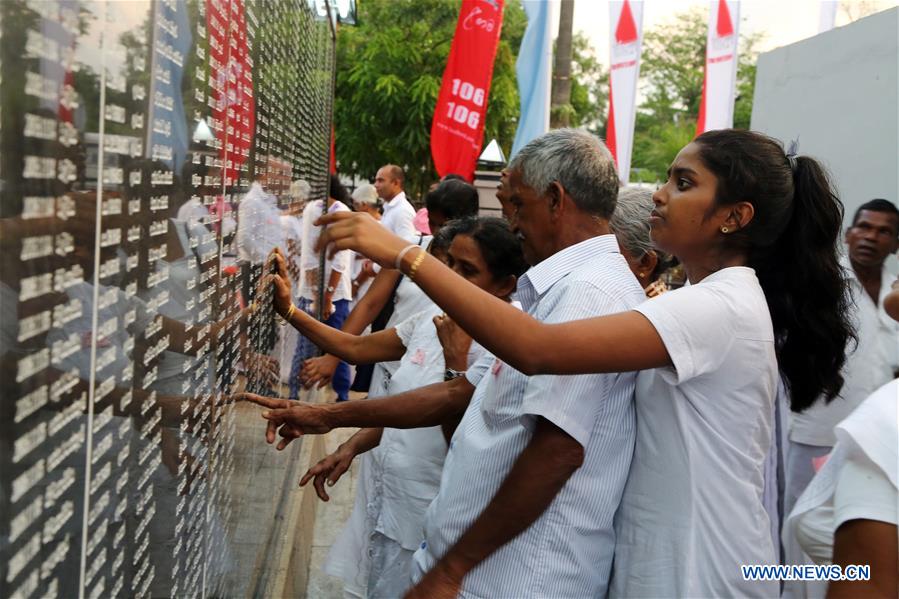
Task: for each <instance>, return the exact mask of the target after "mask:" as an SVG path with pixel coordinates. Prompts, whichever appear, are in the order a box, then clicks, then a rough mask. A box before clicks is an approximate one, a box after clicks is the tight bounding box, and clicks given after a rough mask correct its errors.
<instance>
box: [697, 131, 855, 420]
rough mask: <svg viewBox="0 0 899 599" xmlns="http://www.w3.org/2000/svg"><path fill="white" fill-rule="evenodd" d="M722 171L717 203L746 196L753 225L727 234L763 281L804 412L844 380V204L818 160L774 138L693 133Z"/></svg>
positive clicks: (847, 336) (707, 159) (787, 376)
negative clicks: (786, 148) (788, 148)
mask: <svg viewBox="0 0 899 599" xmlns="http://www.w3.org/2000/svg"><path fill="white" fill-rule="evenodd" d="M696 143H698V144H699V145H700V155H701V157H702V160H703V162H704V163H705V164H706V166H707V167H708V168H709V169H710V170H711V171H712V172H713V173H715V175H716V177H717V178H718V194H717V198H716V201H717V202H719V203H720V204H725V205H726V204H732V203H736V202H740V201H748V202H751V203H752V204H753V207H754V208H755V217H754V218H753V220H752V221H751V222H750V224H749V226H747V227H746V228H745V229H743V230H741V231H740V232H739V233H738V234H734V235H731V236H730V238H731V243H734V244H739V245H740V246H741V247H742V248H743V249H744V250H745V251H746V252H747V253H748V261H749V266H751V267H752V268H754V269H755V271H756V276H758V278H759V282H760V283H761V286H762V289H763V290H764V292H765V298H766V299H767V301H768V309H769V311H770V313H771V321H772V323H773V325H774V334H775V339H776V340H777V359H778V364H779V367H780V371H781V374H782V375H783V377H784V380H785V382H786V384H787V387H788V389H789V391H790V396H791V408H792V409H793V411H796V412H801V411H802V410H804V409H806V408H808V407H809V406H810V405H812V404H813V403H814V402H815V401H816V400H817V399H818V398H819V397H823V398H824V400H825V401H830V400H831V399H833V398H834V397H836V396H837V394H838V393H839V392H840V389H841V388H842V386H843V376H842V373H841V370H842V367H843V364H844V363H845V361H846V347H847V344H848V343H849V341H850V340H851V339H854V338H855V334H854V331H853V329H852V326H851V325H850V323H849V317H848V315H849V308H850V306H849V303H850V298H849V293H848V289H847V280H846V276H845V274H844V272H843V269H842V267H841V265H840V263H839V258H838V254H837V242H838V239H839V235H840V229H841V227H842V221H843V205H842V203H841V202H840V200H839V198H837V196H836V194H835V193H834V190H833V185H832V184H831V182H830V180H829V178H828V176H827V173H826V171H825V170H824V168H823V167H822V166H821V165H820V164H819V163H818V162H817V161H816V160H815V159H813V158H809V157H806V156H794V155H792V153H791V155H790V156H787V155H785V154H784V151H783V148H782V147H781V145H780V143H779V142H777V141H776V140H774V139H772V138H770V137H767V136H764V135H761V134H759V133H754V132H751V131H738V130H732V129H727V130H721V131H710V132H708V133H704V134H702V135H700V136H699V137H698V138H697V139H696Z"/></svg>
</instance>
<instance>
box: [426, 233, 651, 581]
mask: <svg viewBox="0 0 899 599" xmlns="http://www.w3.org/2000/svg"><path fill="white" fill-rule="evenodd" d="M518 298H519V300H520V301H521V303H522V306H523V308H524V309H525V311H527V312H528V314H530V315H532V316H533V317H535V318H536V319H538V320H541V321H543V322H547V323H558V322H566V321H571V320H578V319H583V318H590V317H594V316H601V315H604V314H613V313H616V312H622V311H626V310H629V309H631V308H633V307H634V306H636V305H638V304H639V303H640V302H641V301H643V300H644V299H645V296H644V295H643V291H642V290H641V289H640V286H639V285H638V284H637V281H636V279H635V278H634V276H633V275H632V274H631V272H630V270H629V269H628V267H627V263H626V262H625V260H624V258H623V257H622V256H621V254H620V253H619V251H618V244H617V242H616V241H615V237H614V236H612V235H604V236H601V237H594V238H592V239H589V240H587V241H584V242H581V243H578V244H576V245H573V246H570V247H568V248H565V249H564V250H562V251H560V252H558V253H556V254H554V255H553V256H551V257H549V258H547V259H546V260H544V261H543V262H541V263H540V264H538V265H537V266H535V267H534V268H532V269H531V270H529V271H528V272H527V273H526V274H525V275H524V276H523V277H522V278H521V281H520V283H519V288H518ZM535 349H536V348H535ZM485 370H486V373H485V374H484V371H485ZM469 371H470V374H471V373H482V374H483V378H481V379H480V381H477V380H472V378H476V377H470V378H469V380H470V381H471V382H473V383H476V384H477V388H476V390H475V392H474V396H473V397H472V400H471V403H470V405H469V407H468V409H467V410H466V412H465V416H464V417H463V419H462V422H461V423H460V424H459V427H458V428H457V429H456V433H455V435H454V436H453V439H452V442H451V443H450V449H449V452H448V454H447V458H446V463H445V466H444V470H443V477H442V479H441V483H440V493H439V494H438V496H437V498H436V499H435V500H434V502H433V503H432V504H431V506H430V507H429V508H428V513H427V516H426V520H425V541H424V542H423V543H422V544H421V546H420V548H419V550H418V551H417V552H416V553H415V564H414V565H413V578H415V579H416V580H417V579H420V578H421V576H422V575H423V574H424V572H426V571H427V570H429V569H430V568H431V567H433V566H434V564H435V563H436V561H437V559H439V557H440V556H442V555H443V554H444V553H446V551H447V550H448V549H449V548H450V547H452V545H453V544H454V543H455V542H456V541H457V540H458V539H459V537H460V536H461V535H462V533H464V532H465V531H466V530H467V529H468V528H469V527H470V526H471V524H472V523H473V522H474V521H475V519H477V517H478V516H479V515H480V514H481V512H483V510H484V508H485V507H486V506H487V504H488V503H489V502H490V501H491V500H492V498H493V497H494V495H495V494H496V492H497V490H498V489H499V487H500V485H501V484H502V482H503V481H504V480H505V478H506V476H507V475H508V473H509V470H510V469H511V468H512V466H513V465H514V464H515V462H516V460H517V459H518V456H519V455H520V454H521V452H522V451H523V450H524V448H525V447H526V446H527V445H528V443H529V442H530V441H531V438H532V436H533V429H534V425H535V423H536V420H537V418H538V417H543V418H546V419H547V420H549V421H551V422H553V423H554V424H555V425H557V426H558V427H560V428H561V429H563V430H564V431H565V432H566V433H568V434H569V435H571V436H572V437H573V438H574V439H575V440H577V441H578V442H579V443H580V444H581V445H583V447H584V453H585V457H584V463H583V465H582V466H581V468H580V469H578V470H577V471H576V472H575V473H574V474H573V475H572V477H571V478H570V479H569V480H568V482H567V483H566V484H565V486H564V487H563V488H562V490H561V491H560V492H559V494H558V495H557V496H556V497H555V499H554V500H553V502H552V503H551V504H550V506H549V507H548V508H547V510H546V511H545V512H544V513H543V514H542V515H541V516H540V517H539V518H538V519H537V520H536V521H535V522H534V523H533V524H532V525H531V526H530V527H529V528H528V529H527V530H526V531H525V532H523V533H522V534H520V535H519V536H518V537H516V538H515V539H513V540H512V541H511V542H509V543H507V544H506V545H504V546H503V547H501V548H500V549H499V550H498V551H496V552H495V553H494V554H493V555H492V556H490V557H489V558H488V559H487V560H485V561H484V562H483V563H481V564H480V565H479V566H478V567H477V568H475V569H474V570H472V571H471V572H470V573H469V574H468V575H467V576H466V577H465V580H464V582H463V589H462V596H463V597H602V596H604V595H605V592H606V587H607V584H608V579H609V572H610V569H611V565H612V554H613V550H614V547H615V533H614V528H613V523H612V521H613V516H614V515H615V510H616V509H617V507H618V503H619V501H620V498H621V494H622V491H623V489H624V483H625V480H626V478H627V472H628V468H629V467H630V461H631V455H632V453H633V447H634V434H635V425H634V406H633V395H634V379H635V376H634V374H633V373H628V374H595V375H581V376H534V377H530V378H528V377H526V376H525V375H523V374H521V373H520V372H518V371H516V370H515V369H513V368H511V367H510V366H508V365H506V364H503V363H502V362H501V361H499V360H496V359H495V358H494V359H493V363H492V365H490V367H489V368H486V369H485V368H483V367H482V368H472V369H469Z"/></svg>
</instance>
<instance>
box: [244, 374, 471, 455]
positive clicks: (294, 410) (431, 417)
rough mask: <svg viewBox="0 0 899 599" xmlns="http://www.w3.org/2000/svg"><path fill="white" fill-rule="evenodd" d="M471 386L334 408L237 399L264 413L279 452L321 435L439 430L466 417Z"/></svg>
mask: <svg viewBox="0 0 899 599" xmlns="http://www.w3.org/2000/svg"><path fill="white" fill-rule="evenodd" d="M473 393H474V386H473V385H472V384H471V383H469V382H468V380H467V379H466V378H465V377H460V378H457V379H453V380H452V381H448V382H444V383H435V384H433V385H428V386H426V387H421V388H419V389H413V390H411V391H407V392H405V393H401V394H399V395H394V396H391V397H379V398H377V399H367V400H365V401H344V402H339V403H335V404H306V403H298V402H296V401H290V400H286V399H277V398H273V397H262V396H259V395H255V394H253V393H241V394H238V395H236V396H235V397H234V399H236V400H243V401H250V402H253V403H255V404H258V405H260V406H262V407H264V408H267V409H266V410H265V411H264V412H262V417H263V418H265V419H266V420H268V428H267V430H266V440H267V441H268V442H269V443H274V441H275V438H276V436H277V435H280V436H281V437H282V439H281V441H280V442H279V444H278V449H283V448H284V447H287V445H288V444H289V443H290V442H291V441H293V440H294V439H296V438H297V437H300V436H302V435H306V434H324V433H327V432H329V431H331V430H333V429H335V428H341V427H356V426H358V427H361V428H366V427H370V428H377V427H390V428H420V427H426V426H438V425H440V424H442V423H443V422H444V421H446V420H447V419H450V418H453V417H455V416H458V415H459V414H462V413H464V412H465V409H466V408H467V407H468V402H469V401H470V400H471V396H472V394H473Z"/></svg>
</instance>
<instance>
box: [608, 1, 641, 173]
mask: <svg viewBox="0 0 899 599" xmlns="http://www.w3.org/2000/svg"><path fill="white" fill-rule="evenodd" d="M609 17H610V18H609V28H610V31H609V33H610V35H609V37H610V40H611V41H610V45H611V49H610V54H609V56H610V57H611V65H612V66H611V69H610V71H611V74H610V76H609V118H608V125H607V128H606V145H607V146H608V148H609V151H610V152H612V156H613V157H614V158H615V163H616V165H617V166H618V178H619V179H621V182H622V183H627V182H628V180H629V178H630V171H631V153H632V150H633V147H634V118H635V117H636V108H637V79H638V78H639V77H640V52H641V50H642V46H643V2H642V1H641V0H638V1H636V2H630V1H629V0H624V1H623V2H618V1H613V2H610V3H609Z"/></svg>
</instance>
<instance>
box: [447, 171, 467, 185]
mask: <svg viewBox="0 0 899 599" xmlns="http://www.w3.org/2000/svg"><path fill="white" fill-rule="evenodd" d="M444 181H465V182H466V183H468V179H466V178H465V177H463V176H462V175H460V174H459V173H447V174H445V175H443V176H442V177H441V178H440V182H441V183H443V182H444Z"/></svg>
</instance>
